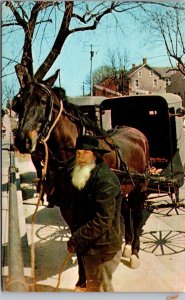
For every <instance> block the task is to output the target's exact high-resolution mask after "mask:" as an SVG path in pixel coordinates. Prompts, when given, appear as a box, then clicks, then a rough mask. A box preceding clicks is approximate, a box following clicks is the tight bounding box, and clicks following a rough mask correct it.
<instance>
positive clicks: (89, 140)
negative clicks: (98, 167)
mask: <svg viewBox="0 0 185 300" xmlns="http://www.w3.org/2000/svg"><path fill="white" fill-rule="evenodd" d="M71 150H72V149H71ZM73 150H91V151H97V152H99V153H102V154H103V153H108V152H110V151H109V150H106V149H101V148H99V142H98V139H96V138H95V137H94V136H91V135H82V136H78V137H77V140H76V146H75V148H74V149H73Z"/></svg>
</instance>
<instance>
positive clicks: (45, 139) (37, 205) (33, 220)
mask: <svg viewBox="0 0 185 300" xmlns="http://www.w3.org/2000/svg"><path fill="white" fill-rule="evenodd" d="M62 110H63V103H62V100H61V101H60V111H59V113H58V115H57V117H56V119H55V121H54V123H53V124H52V126H51V128H50V129H49V131H48V133H47V136H46V137H45V138H44V137H42V138H41V141H40V143H43V144H44V149H45V160H44V162H45V163H44V167H43V170H42V178H41V185H40V191H39V196H38V200H37V204H36V208H35V211H34V213H33V216H32V220H31V225H32V228H31V239H32V243H31V270H32V278H34V279H35V244H34V224H35V217H36V214H37V211H38V207H39V205H40V201H41V197H42V194H43V190H44V185H43V181H44V180H45V177H46V173H47V166H48V158H49V155H48V146H47V141H48V139H49V137H50V134H51V132H52V130H53V128H54V127H55V125H56V124H57V122H58V120H59V118H60V116H61V113H62Z"/></svg>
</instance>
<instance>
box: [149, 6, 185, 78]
mask: <svg viewBox="0 0 185 300" xmlns="http://www.w3.org/2000/svg"><path fill="white" fill-rule="evenodd" d="M146 16H148V18H146V20H145V21H144V22H143V24H144V27H145V30H147V28H148V30H149V34H150V36H152V39H153V41H151V39H149V40H150V42H151V43H152V44H153V42H154V41H156V43H158V42H159V41H160V43H161V42H162V43H163V44H164V45H165V48H166V51H167V55H168V57H169V61H170V63H171V66H172V67H175V69H177V70H179V71H180V72H181V73H182V74H184V75H185V2H184V1H183V2H182V1H179V2H178V3H176V7H174V8H173V9H172V8H168V9H166V8H163V9H161V10H154V11H152V10H151V11H149V10H147V11H146ZM146 25H147V26H146ZM174 64H176V66H174Z"/></svg>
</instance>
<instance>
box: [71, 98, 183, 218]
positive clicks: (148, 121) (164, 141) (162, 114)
mask: <svg viewBox="0 0 185 300" xmlns="http://www.w3.org/2000/svg"><path fill="white" fill-rule="evenodd" d="M69 101H70V102H72V103H73V104H77V105H78V106H79V107H80V108H81V110H82V111H83V112H84V114H86V115H88V117H89V118H90V119H92V120H96V121H97V123H98V124H99V125H100V127H101V128H103V129H105V130H110V129H112V128H115V127H117V126H124V125H125V126H130V127H134V128H137V129H139V130H140V131H142V132H143V133H144V134H145V135H146V137H147V138H148V142H149V147H150V174H149V178H148V182H149V184H148V190H147V191H148V194H151V193H157V194H158V197H163V196H164V195H165V194H166V193H167V194H168V195H169V196H170V197H171V199H172V204H173V208H175V210H176V212H177V214H178V210H177V208H178V207H179V188H180V187H182V186H183V184H184V172H185V131H184V130H185V129H183V118H182V117H183V116H184V109H183V108H182V100H181V98H180V97H179V96H178V95H175V94H171V93H164V94H159V95H136V96H123V97H116V98H105V97H75V98H70V99H69Z"/></svg>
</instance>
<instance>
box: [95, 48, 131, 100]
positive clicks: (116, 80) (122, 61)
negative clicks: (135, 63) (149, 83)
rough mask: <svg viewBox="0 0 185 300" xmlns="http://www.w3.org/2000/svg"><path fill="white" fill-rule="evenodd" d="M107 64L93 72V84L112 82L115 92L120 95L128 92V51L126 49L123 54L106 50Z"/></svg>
mask: <svg viewBox="0 0 185 300" xmlns="http://www.w3.org/2000/svg"><path fill="white" fill-rule="evenodd" d="M107 62H108V65H103V66H101V67H100V68H98V69H97V70H95V71H94V73H93V82H94V83H95V84H101V83H102V82H104V83H105V81H106V80H108V81H109V82H108V83H109V84H110V83H113V84H114V89H115V91H116V92H119V93H121V94H122V95H125V94H128V66H129V65H128V53H127V51H126V50H124V51H123V54H121V53H120V51H115V52H113V51H111V50H109V51H108V56H107Z"/></svg>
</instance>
